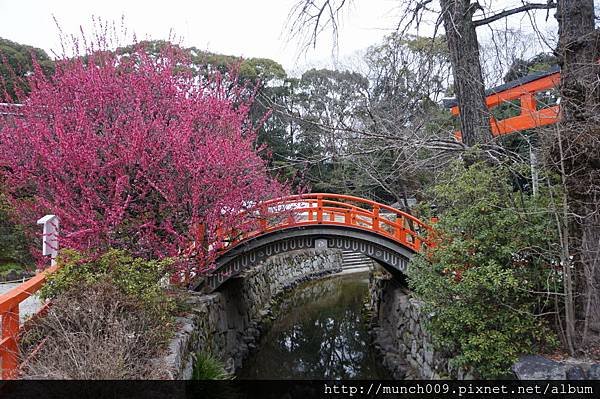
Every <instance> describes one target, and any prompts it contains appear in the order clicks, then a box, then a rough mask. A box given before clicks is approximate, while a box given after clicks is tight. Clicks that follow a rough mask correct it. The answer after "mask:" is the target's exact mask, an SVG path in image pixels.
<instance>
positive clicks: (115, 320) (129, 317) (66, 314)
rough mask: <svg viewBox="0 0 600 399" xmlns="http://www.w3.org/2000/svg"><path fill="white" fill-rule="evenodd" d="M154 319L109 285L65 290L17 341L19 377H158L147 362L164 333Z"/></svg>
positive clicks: (157, 367) (156, 367)
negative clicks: (20, 365) (20, 363)
mask: <svg viewBox="0 0 600 399" xmlns="http://www.w3.org/2000/svg"><path fill="white" fill-rule="evenodd" d="M154 316H155V315H154ZM157 320H160V318H158V317H153V315H152V314H151V312H149V311H148V310H147V309H145V308H144V306H143V305H142V304H140V302H139V301H138V300H136V299H134V298H131V297H129V296H126V295H124V294H123V293H122V292H120V291H119V290H118V289H117V288H115V286H114V285H113V284H111V283H110V282H101V283H95V284H94V285H90V286H86V287H83V288H81V287H80V288H76V289H73V290H70V291H68V292H66V293H64V294H62V295H60V296H59V297H57V298H56V299H55V300H54V301H53V306H52V307H51V308H50V310H49V312H48V314H47V315H46V316H45V317H42V318H39V319H38V320H36V321H35V323H34V325H33V327H32V328H31V329H30V330H28V331H27V332H26V333H25V335H24V337H23V339H22V340H21V342H22V351H21V353H23V354H24V362H23V378H25V379H80V380H86V379H101V380H105V379H140V378H143V379H157V378H161V377H162V376H163V375H164V374H163V369H162V368H161V366H160V365H157V364H155V362H153V361H151V359H154V358H156V357H157V355H158V354H159V352H160V349H161V348H162V347H164V343H165V340H166V338H167V337H168V334H169V332H168V327H167V326H165V325H164V323H161V322H160V321H157ZM161 324H162V325H161ZM41 341H43V344H42V345H41V346H40V345H39V343H40V342H41ZM38 347H39V349H38V350H37V351H36V348H38Z"/></svg>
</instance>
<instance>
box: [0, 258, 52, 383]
mask: <svg viewBox="0 0 600 399" xmlns="http://www.w3.org/2000/svg"><path fill="white" fill-rule="evenodd" d="M56 269H57V266H53V267H50V268H48V269H46V270H44V271H43V272H41V273H39V274H37V275H36V276H34V277H32V278H31V279H29V280H28V281H26V282H24V283H23V284H20V285H18V286H17V287H15V288H13V289H12V290H10V291H8V292H7V293H5V294H3V295H0V316H1V317H2V335H1V336H0V361H1V362H2V363H1V369H2V379H3V380H10V379H14V378H16V377H17V374H18V367H19V334H20V333H21V330H22V327H21V325H20V320H19V305H20V304H21V302H23V301H24V300H25V299H27V298H29V297H30V296H32V295H33V294H35V293H36V292H37V291H38V290H39V289H40V288H42V286H43V285H44V283H45V282H46V279H47V277H48V274H50V273H53V272H54V271H56Z"/></svg>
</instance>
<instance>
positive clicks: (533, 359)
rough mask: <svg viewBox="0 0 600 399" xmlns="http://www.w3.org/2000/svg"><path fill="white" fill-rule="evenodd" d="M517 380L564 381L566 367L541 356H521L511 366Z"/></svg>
mask: <svg viewBox="0 0 600 399" xmlns="http://www.w3.org/2000/svg"><path fill="white" fill-rule="evenodd" d="M512 371H513V373H514V374H515V376H516V377H517V379H519V380H565V379H566V378H567V367H566V366H565V365H563V364H561V363H558V362H555V361H553V360H550V359H546V358H544V357H542V356H537V355H534V356H531V355H529V356H523V357H521V358H520V359H519V361H518V362H517V363H515V364H513V366H512Z"/></svg>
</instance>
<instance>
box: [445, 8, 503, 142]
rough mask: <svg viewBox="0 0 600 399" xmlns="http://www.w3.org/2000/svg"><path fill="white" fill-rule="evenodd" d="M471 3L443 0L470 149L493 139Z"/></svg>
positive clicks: (462, 125) (464, 135)
mask: <svg viewBox="0 0 600 399" xmlns="http://www.w3.org/2000/svg"><path fill="white" fill-rule="evenodd" d="M470 3H471V2H470V0H440V4H441V6H442V17H443V20H444V28H445V30H446V40H447V41H448V48H449V50H450V60H451V63H452V71H453V74H454V87H455V91H456V97H457V100H458V107H459V109H460V128H461V131H462V139H463V142H464V143H465V144H466V145H467V146H469V147H471V146H473V145H476V144H484V143H487V142H489V141H490V140H491V139H492V133H491V128H490V113H489V110H488V108H487V106H486V104H485V86H484V83H483V76H482V73H481V63H480V60H479V42H478V41H477V33H476V32H475V25H474V24H473V13H474V12H475V8H474V6H473V5H471V4H470Z"/></svg>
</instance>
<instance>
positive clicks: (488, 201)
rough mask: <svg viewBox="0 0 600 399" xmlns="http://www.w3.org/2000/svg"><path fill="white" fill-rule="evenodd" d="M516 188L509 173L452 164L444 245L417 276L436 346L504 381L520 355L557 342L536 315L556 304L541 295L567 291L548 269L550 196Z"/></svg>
mask: <svg viewBox="0 0 600 399" xmlns="http://www.w3.org/2000/svg"><path fill="white" fill-rule="evenodd" d="M513 179H514V172H512V171H509V170H507V169H504V168H502V167H491V166H489V165H486V164H483V163H478V164H474V165H472V166H471V167H468V168H465V167H464V166H463V165H462V164H459V163H457V164H456V165H454V167H453V168H451V169H450V170H449V171H448V173H447V175H446V176H443V178H442V179H440V181H441V182H442V183H441V184H439V185H438V186H436V187H435V188H434V189H433V192H432V197H433V198H435V204H436V205H437V207H438V209H439V211H440V215H439V216H440V221H439V223H438V224H437V226H436V228H437V233H438V235H439V236H440V237H441V242H440V244H439V245H438V246H437V247H435V248H432V249H430V250H429V251H428V253H427V254H425V255H423V256H420V257H417V258H416V259H415V260H414V261H413V262H412V264H411V266H410V268H409V280H410V284H411V286H412V288H413V290H414V292H415V294H416V295H417V296H418V297H419V298H420V299H421V300H423V301H424V302H425V309H426V311H427V312H430V313H433V316H432V318H431V320H430V322H429V325H428V329H429V331H430V332H431V334H432V336H433V339H434V341H435V342H436V344H437V345H438V347H440V348H443V349H445V350H447V351H449V352H450V353H453V358H452V363H453V364H454V365H455V366H459V367H465V368H473V369H474V370H475V371H476V373H477V374H478V375H479V376H480V377H483V378H497V377H500V376H503V375H505V374H506V373H507V372H508V369H509V367H510V365H511V364H512V363H513V362H514V361H515V360H516V359H517V358H518V356H519V355H520V354H523V353H529V352H532V351H535V350H536V349H538V350H539V348H541V347H544V346H551V345H553V344H554V343H555V342H556V337H555V336H554V334H553V333H552V332H551V331H550V329H549V328H548V323H547V320H545V319H544V318H543V317H540V316H538V314H540V313H545V312H547V311H548V310H549V309H551V307H552V306H553V304H552V303H551V298H552V297H551V296H549V295H539V294H537V292H544V291H547V290H551V291H554V292H556V291H558V290H559V289H560V287H559V281H558V279H557V277H558V276H557V274H556V273H555V272H554V271H553V269H552V267H551V262H550V261H549V260H551V259H553V257H554V252H553V249H554V247H555V246H556V242H557V237H556V236H555V233H554V229H553V227H552V223H553V219H552V217H551V216H552V215H551V214H550V212H549V210H548V204H547V199H546V197H545V196H544V193H540V195H539V196H537V197H533V196H530V195H529V194H528V193H523V192H520V191H516V190H514V189H513Z"/></svg>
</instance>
